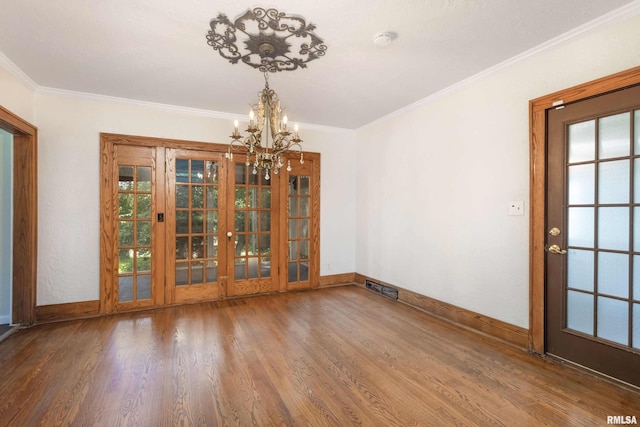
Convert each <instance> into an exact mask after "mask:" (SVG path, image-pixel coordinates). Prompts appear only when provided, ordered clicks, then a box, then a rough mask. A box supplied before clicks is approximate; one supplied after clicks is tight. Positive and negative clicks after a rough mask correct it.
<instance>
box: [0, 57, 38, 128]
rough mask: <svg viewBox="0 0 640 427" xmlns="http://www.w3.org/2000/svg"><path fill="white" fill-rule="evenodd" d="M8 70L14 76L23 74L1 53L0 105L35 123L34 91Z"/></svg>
mask: <svg viewBox="0 0 640 427" xmlns="http://www.w3.org/2000/svg"><path fill="white" fill-rule="evenodd" d="M7 69H11V70H12V71H13V72H14V74H20V73H21V71H19V70H17V69H16V67H15V65H13V64H12V63H10V62H9V61H8V60H7V58H6V57H5V56H4V55H2V53H0V105H1V106H3V107H4V108H6V109H7V110H9V111H11V112H12V113H13V114H16V115H17V116H19V117H20V118H22V119H24V120H26V121H28V122H31V123H33V117H34V111H35V104H34V96H35V95H34V91H33V89H30V88H29V87H28V85H25V84H24V83H23V82H22V81H20V80H18V79H17V78H16V77H15V76H14V75H12V74H11V73H10V72H9V71H8V70H7Z"/></svg>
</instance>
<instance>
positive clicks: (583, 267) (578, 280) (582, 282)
mask: <svg viewBox="0 0 640 427" xmlns="http://www.w3.org/2000/svg"><path fill="white" fill-rule="evenodd" d="M567 252H568V253H567V263H568V273H567V284H568V286H569V287H570V288H574V289H583V290H585V291H592V292H593V277H594V275H593V266H594V258H595V257H594V252H592V251H582V250H579V249H569V250H568V251H567Z"/></svg>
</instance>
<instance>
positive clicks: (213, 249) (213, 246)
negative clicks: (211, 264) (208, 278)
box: [207, 236, 218, 258]
mask: <svg viewBox="0 0 640 427" xmlns="http://www.w3.org/2000/svg"><path fill="white" fill-rule="evenodd" d="M217 257H218V236H207V258H217Z"/></svg>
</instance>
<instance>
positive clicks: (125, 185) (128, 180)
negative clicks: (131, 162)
mask: <svg viewBox="0 0 640 427" xmlns="http://www.w3.org/2000/svg"><path fill="white" fill-rule="evenodd" d="M118 190H120V191H133V166H120V167H119V168H118Z"/></svg>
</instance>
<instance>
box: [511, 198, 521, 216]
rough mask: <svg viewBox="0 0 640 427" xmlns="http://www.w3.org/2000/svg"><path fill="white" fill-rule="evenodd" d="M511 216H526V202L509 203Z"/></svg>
mask: <svg viewBox="0 0 640 427" xmlns="http://www.w3.org/2000/svg"><path fill="white" fill-rule="evenodd" d="M509 215H524V202H522V201H519V202H509Z"/></svg>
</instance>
